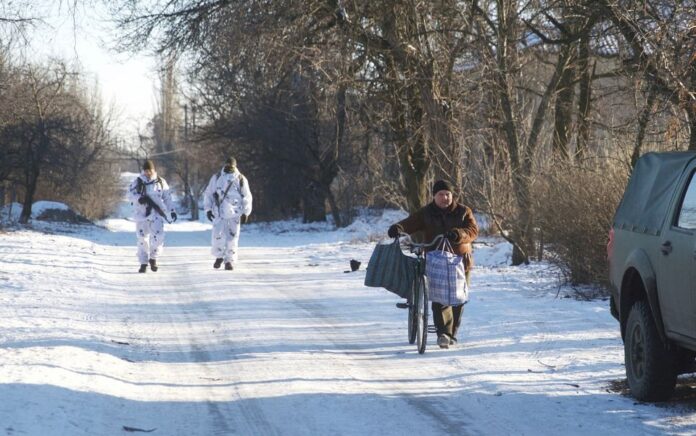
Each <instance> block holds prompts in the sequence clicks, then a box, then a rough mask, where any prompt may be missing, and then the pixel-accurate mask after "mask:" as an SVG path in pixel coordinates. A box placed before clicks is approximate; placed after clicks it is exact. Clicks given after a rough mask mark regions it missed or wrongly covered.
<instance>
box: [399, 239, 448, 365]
mask: <svg viewBox="0 0 696 436" xmlns="http://www.w3.org/2000/svg"><path fill="white" fill-rule="evenodd" d="M402 237H403V240H402V241H403V242H404V243H405V244H406V246H407V247H408V248H409V251H410V252H411V253H413V254H415V255H416V257H417V258H418V262H417V263H416V265H417V266H416V268H417V271H416V278H415V281H414V283H413V292H412V295H411V298H410V299H409V301H408V303H407V304H406V305H399V304H397V307H408V342H409V343H410V344H413V343H414V342H415V343H416V348H417V349H418V353H419V354H423V353H424V352H425V347H426V343H427V338H428V285H427V283H428V282H427V280H426V277H425V250H426V249H427V248H430V247H434V246H436V245H437V244H439V242H440V240H442V238H443V236H442V235H438V236H436V237H435V238H434V239H433V240H432V241H431V242H429V243H426V244H422V243H416V242H413V240H412V239H411V236H410V235H406V234H402Z"/></svg>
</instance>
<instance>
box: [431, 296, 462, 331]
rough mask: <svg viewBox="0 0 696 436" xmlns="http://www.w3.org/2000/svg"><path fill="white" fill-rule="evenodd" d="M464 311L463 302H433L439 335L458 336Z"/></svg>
mask: <svg viewBox="0 0 696 436" xmlns="http://www.w3.org/2000/svg"><path fill="white" fill-rule="evenodd" d="M463 313H464V305H463V304H460V305H458V306H445V305H443V304H440V303H435V302H433V321H434V322H435V328H437V336H438V337H439V336H441V335H447V336H449V337H450V338H454V337H456V336H457V330H459V324H461V322H462V314H463Z"/></svg>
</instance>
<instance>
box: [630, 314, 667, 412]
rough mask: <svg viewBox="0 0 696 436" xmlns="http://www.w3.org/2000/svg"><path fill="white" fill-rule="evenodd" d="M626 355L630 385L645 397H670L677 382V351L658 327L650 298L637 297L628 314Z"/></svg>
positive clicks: (637, 393) (635, 394)
mask: <svg viewBox="0 0 696 436" xmlns="http://www.w3.org/2000/svg"><path fill="white" fill-rule="evenodd" d="M624 359H625V362H626V378H627V379H628V387H629V388H630V389H631V393H632V394H633V396H634V397H636V398H637V399H638V400H641V401H661V400H666V399H668V398H669V397H670V396H671V395H672V392H674V386H675V385H676V383H677V369H676V365H675V363H676V362H675V360H676V359H675V353H674V352H673V351H670V350H668V349H667V348H666V347H665V345H664V343H663V342H662V340H661V339H660V336H659V335H658V333H657V328H656V327H655V321H654V320H653V317H652V314H651V313H650V307H649V306H648V303H647V302H646V301H637V302H636V303H635V304H634V305H633V307H631V312H630V313H629V315H628V321H627V323H626V338H625V340H624Z"/></svg>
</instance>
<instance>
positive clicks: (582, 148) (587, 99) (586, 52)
mask: <svg viewBox="0 0 696 436" xmlns="http://www.w3.org/2000/svg"><path fill="white" fill-rule="evenodd" d="M596 67H597V64H596V63H594V65H593V67H592V69H590V37H589V34H586V35H584V36H583V37H582V40H581V41H580V46H579V48H578V69H579V70H580V71H579V72H580V86H579V88H580V89H579V95H578V137H577V145H576V148H575V154H576V156H577V157H580V158H582V157H583V156H584V154H585V152H586V151H587V148H588V147H589V145H590V144H589V142H590V110H591V107H592V77H593V76H594V69H595V68H596Z"/></svg>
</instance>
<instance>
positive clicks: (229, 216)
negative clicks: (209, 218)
mask: <svg viewBox="0 0 696 436" xmlns="http://www.w3.org/2000/svg"><path fill="white" fill-rule="evenodd" d="M228 187H229V189H228ZM225 192H226V193H225ZM215 193H217V195H218V198H219V199H220V207H218V206H217V205H216V204H215V197H214V194H215ZM251 200H252V198H251V191H250V190H249V182H248V181H247V179H246V177H244V176H243V175H242V174H241V173H240V172H239V171H238V170H237V169H236V168H235V169H234V170H233V171H232V172H229V173H226V172H225V171H224V169H223V170H222V171H220V172H219V173H215V174H213V176H212V177H211V178H210V182H209V183H208V187H207V188H206V190H205V196H204V199H203V207H204V208H205V210H206V211H212V212H213V215H214V216H215V219H214V220H213V234H212V250H211V253H212V254H213V256H215V258H216V259H220V258H221V259H224V261H225V263H227V262H230V263H231V264H233V265H234V263H235V261H236V260H237V248H238V247H239V230H240V227H241V226H240V220H241V216H242V215H246V216H249V215H250V214H251Z"/></svg>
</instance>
